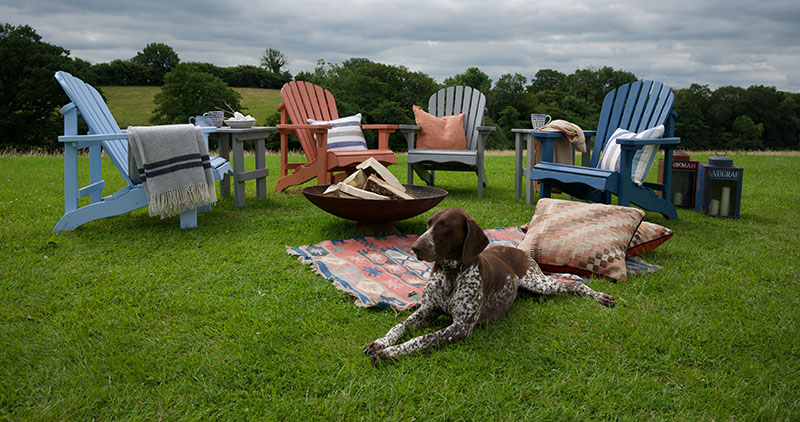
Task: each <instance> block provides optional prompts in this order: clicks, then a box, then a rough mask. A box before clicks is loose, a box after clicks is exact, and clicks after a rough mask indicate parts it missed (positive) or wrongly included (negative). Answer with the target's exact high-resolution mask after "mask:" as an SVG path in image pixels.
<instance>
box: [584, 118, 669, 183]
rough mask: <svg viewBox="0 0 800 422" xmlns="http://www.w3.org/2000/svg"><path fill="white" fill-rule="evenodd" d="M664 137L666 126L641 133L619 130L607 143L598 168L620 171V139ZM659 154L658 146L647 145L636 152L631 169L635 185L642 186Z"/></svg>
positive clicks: (659, 126)
mask: <svg viewBox="0 0 800 422" xmlns="http://www.w3.org/2000/svg"><path fill="white" fill-rule="evenodd" d="M662 136H664V125H658V126H656V127H653V128H650V129H647V130H644V131H642V132H639V133H633V132H631V131H629V130H625V129H621V128H619V129H617V130H615V131H614V133H613V134H612V135H611V137H610V138H609V139H608V141H606V145H605V147H604V148H603V154H602V155H601V156H600V162H599V163H598V164H597V167H598V168H601V169H604V170H611V171H619V160H620V156H621V155H622V148H621V146H620V144H618V143H617V139H619V138H636V139H657V138H660V137H662ZM657 153H658V145H646V146H645V147H644V148H641V149H639V150H637V151H636V154H634V156H633V164H632V166H633V168H632V169H631V179H633V182H634V183H636V184H637V185H641V184H642V182H643V181H644V179H645V178H646V177H647V173H648V172H649V171H650V168H652V167H653V161H654V160H655V159H656V154H657Z"/></svg>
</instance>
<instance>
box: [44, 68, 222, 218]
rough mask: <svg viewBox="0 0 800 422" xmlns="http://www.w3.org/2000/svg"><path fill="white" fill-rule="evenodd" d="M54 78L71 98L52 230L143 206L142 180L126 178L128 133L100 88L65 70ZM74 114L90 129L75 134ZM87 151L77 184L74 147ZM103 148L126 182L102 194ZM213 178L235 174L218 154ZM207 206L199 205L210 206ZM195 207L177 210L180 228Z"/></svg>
mask: <svg viewBox="0 0 800 422" xmlns="http://www.w3.org/2000/svg"><path fill="white" fill-rule="evenodd" d="M55 78H56V80H57V81H58V83H59V84H60V85H61V87H62V88H63V89H64V91H65V92H66V93H67V96H68V97H69V99H70V100H71V101H72V102H71V103H69V104H67V105H65V106H64V107H62V108H61V114H63V115H64V135H63V136H59V137H58V141H59V142H61V143H62V144H64V216H63V217H61V219H60V220H59V221H58V223H57V224H56V226H55V227H54V228H53V231H62V230H74V229H75V228H77V227H80V226H81V225H83V224H85V223H88V222H90V221H94V220H98V219H101V218H106V217H111V216H115V215H120V214H124V213H127V212H130V211H133V210H135V209H138V208H141V207H144V206H146V205H147V196H146V195H145V192H144V187H143V186H142V185H141V184H134V183H133V182H131V179H130V177H128V135H127V134H126V132H125V131H124V130H121V129H120V128H119V125H117V122H116V120H115V119H114V116H112V115H111V111H109V109H108V106H107V105H106V103H105V101H104V100H103V98H102V97H101V96H100V93H99V92H97V90H96V89H94V87H92V86H91V85H89V84H87V83H85V82H83V81H82V80H80V79H78V78H76V77H74V76H72V75H70V74H69V73H67V72H64V71H58V72H56V74H55ZM78 115H81V116H82V117H83V120H84V121H85V122H86V124H87V125H88V126H89V133H88V134H86V135H79V134H78ZM80 149H88V150H89V184H88V185H86V186H84V187H80V186H79V184H78V150H80ZM102 151H105V152H106V154H107V155H108V157H109V158H111V161H112V162H113V163H114V165H115V166H116V167H117V170H118V171H119V173H120V176H122V179H123V180H124V181H125V183H126V184H127V186H126V187H124V188H122V189H120V190H119V191H117V192H115V193H114V194H112V195H109V196H105V197H103V196H102V191H103V188H104V187H105V184H106V182H105V180H103V176H102V172H101V161H100V158H101V154H102ZM210 159H211V168H212V171H213V173H214V179H215V180H221V179H222V177H223V176H224V175H225V174H226V173H233V169H232V168H231V165H230V163H228V161H227V160H225V159H224V158H220V157H210ZM87 195H88V196H89V204H87V205H84V206H82V207H79V206H78V199H79V198H81V197H84V196H87ZM208 210H210V207H208V206H206V207H201V209H200V211H208ZM197 211H198V210H197V209H194V210H190V211H185V212H183V213H181V215H180V222H181V227H182V228H187V227H197Z"/></svg>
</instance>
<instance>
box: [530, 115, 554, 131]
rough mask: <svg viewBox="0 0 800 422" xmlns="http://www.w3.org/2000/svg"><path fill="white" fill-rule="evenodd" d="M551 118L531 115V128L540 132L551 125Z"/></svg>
mask: <svg viewBox="0 0 800 422" xmlns="http://www.w3.org/2000/svg"><path fill="white" fill-rule="evenodd" d="M550 120H551V117H550V115H549V114H531V126H533V130H539V129H541V128H542V126H544V125H546V124H548V123H550Z"/></svg>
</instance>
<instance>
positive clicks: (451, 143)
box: [413, 105, 467, 150]
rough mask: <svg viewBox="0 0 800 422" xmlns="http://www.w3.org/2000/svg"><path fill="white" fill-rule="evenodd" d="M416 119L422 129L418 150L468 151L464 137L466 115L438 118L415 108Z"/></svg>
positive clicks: (418, 140) (418, 107)
mask: <svg viewBox="0 0 800 422" xmlns="http://www.w3.org/2000/svg"><path fill="white" fill-rule="evenodd" d="M413 109H414V119H415V120H416V122H417V126H419V127H420V128H421V129H420V131H419V137H418V138H417V148H418V149H459V150H465V149H467V137H466V136H465V135H464V113H461V114H459V115H458V116H444V117H436V116H434V115H432V114H428V113H426V112H425V110H423V109H422V108H421V107H420V106H416V105H415V106H414V107H413Z"/></svg>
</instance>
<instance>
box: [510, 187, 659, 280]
mask: <svg viewBox="0 0 800 422" xmlns="http://www.w3.org/2000/svg"><path fill="white" fill-rule="evenodd" d="M642 218H644V211H642V210H640V209H637V208H631V207H620V206H617V205H605V204H588V203H584V202H576V201H565V200H562V199H552V198H543V199H540V200H539V202H537V203H536V211H535V212H534V214H533V218H532V219H531V221H530V222H529V223H528V224H526V225H525V226H523V228H525V229H527V233H525V237H524V238H523V240H522V242H521V243H520V245H519V248H520V249H522V250H523V251H525V253H527V254H528V256H530V257H532V258H533V259H534V260H536V263H538V264H539V266H540V267H541V268H542V269H543V270H544V271H551V272H567V273H574V274H580V275H585V276H589V275H592V274H595V275H600V276H604V277H608V278H611V279H613V280H619V281H622V280H625V279H626V277H627V271H626V267H625V257H626V253H625V252H626V251H627V249H628V245H629V244H630V241H631V239H632V238H633V235H634V233H636V228H637V227H639V223H641V221H642Z"/></svg>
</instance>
